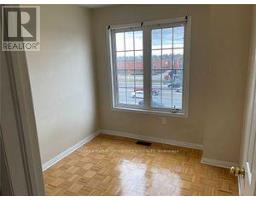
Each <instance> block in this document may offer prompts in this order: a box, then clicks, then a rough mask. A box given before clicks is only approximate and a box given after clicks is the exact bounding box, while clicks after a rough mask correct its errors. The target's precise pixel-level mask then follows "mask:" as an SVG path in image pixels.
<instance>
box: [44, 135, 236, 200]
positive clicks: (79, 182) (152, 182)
mask: <svg viewBox="0 0 256 200" xmlns="http://www.w3.org/2000/svg"><path fill="white" fill-rule="evenodd" d="M201 154H202V152H201V151H199V150H194V149H189V148H181V147H176V146H171V145H164V144H156V143H153V144H152V146H142V145H138V144H135V140H133V139H128V138H121V137H114V136H107V135H99V136H97V137H96V138H94V139H93V140H92V141H91V142H89V143H88V144H86V145H84V146H82V147H81V148H79V149H78V150H76V151H75V152H73V153H72V154H71V155H69V156H67V157H66V158H64V159H63V160H61V161H60V162H58V163H57V164H56V165H54V166H52V167H51V168H49V169H48V170H46V171H45V172H44V181H45V190H46V194H47V195H238V191H237V180H236V178H235V177H234V176H232V175H230V174H229V171H228V169H223V168H219V167H212V166H208V165H204V164H201V163H200V159H201Z"/></svg>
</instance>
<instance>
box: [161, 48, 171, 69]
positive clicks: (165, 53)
mask: <svg viewBox="0 0 256 200" xmlns="http://www.w3.org/2000/svg"><path fill="white" fill-rule="evenodd" d="M171 68H172V49H167V50H166V49H165V50H162V69H171Z"/></svg>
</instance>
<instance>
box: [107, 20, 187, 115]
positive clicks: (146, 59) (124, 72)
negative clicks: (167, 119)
mask: <svg viewBox="0 0 256 200" xmlns="http://www.w3.org/2000/svg"><path fill="white" fill-rule="evenodd" d="M108 32H109V39H110V60H111V72H112V73H111V76H112V96H113V108H114V109H125V110H132V111H143V112H149V113H166V114H171V115H174V114H175V115H180V116H186V115H187V109H188V108H187V105H188V77H189V76H188V73H189V62H188V60H189V42H190V41H189V40H190V18H189V17H184V18H178V19H171V20H160V21H156V22H143V23H140V24H132V25H127V26H126V25H123V26H110V27H109V29H108Z"/></svg>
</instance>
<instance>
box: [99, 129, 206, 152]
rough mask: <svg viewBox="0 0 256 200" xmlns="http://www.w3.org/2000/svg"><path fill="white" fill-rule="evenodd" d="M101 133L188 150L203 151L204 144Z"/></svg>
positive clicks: (137, 135) (104, 131)
mask: <svg viewBox="0 0 256 200" xmlns="http://www.w3.org/2000/svg"><path fill="white" fill-rule="evenodd" d="M98 132H99V133H102V134H105V135H113V136H121V137H127V138H132V139H137V140H145V141H148V142H155V143H162V144H169V145H174V146H179V147H186V148H192V149H200V150H201V149H203V145H202V144H196V143H190V142H184V141H177V140H171V139H163V138H157V137H150V136H145V135H139V134H135V133H128V132H123V131H114V130H106V129H102V130H99V131H98Z"/></svg>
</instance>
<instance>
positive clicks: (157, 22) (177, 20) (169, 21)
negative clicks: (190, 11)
mask: <svg viewBox="0 0 256 200" xmlns="http://www.w3.org/2000/svg"><path fill="white" fill-rule="evenodd" d="M186 18H188V16H186V17H178V18H169V19H160V20H153V21H145V22H143V26H151V25H153V26H155V25H163V24H173V23H184V22H186V21H187V19H186Z"/></svg>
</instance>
